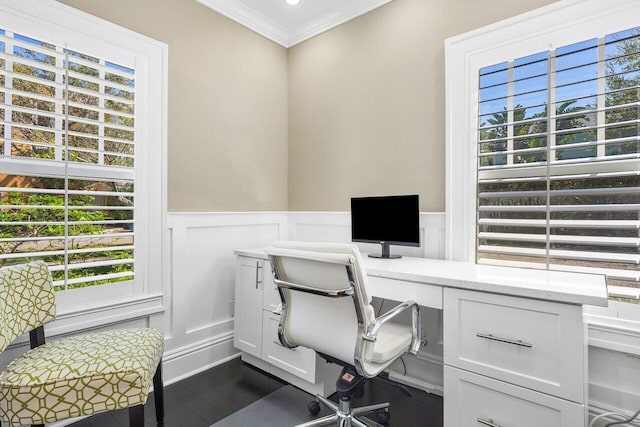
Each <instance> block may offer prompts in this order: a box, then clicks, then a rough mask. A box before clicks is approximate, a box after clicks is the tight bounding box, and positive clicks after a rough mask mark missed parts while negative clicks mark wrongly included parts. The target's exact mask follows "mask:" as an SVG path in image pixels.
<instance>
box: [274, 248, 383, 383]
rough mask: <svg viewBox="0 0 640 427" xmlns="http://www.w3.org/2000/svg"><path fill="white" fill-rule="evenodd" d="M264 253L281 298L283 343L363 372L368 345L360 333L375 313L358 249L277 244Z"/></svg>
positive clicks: (281, 333) (367, 325)
mask: <svg viewBox="0 0 640 427" xmlns="http://www.w3.org/2000/svg"><path fill="white" fill-rule="evenodd" d="M266 253H267V255H269V259H270V261H271V264H272V269H273V274H274V281H275V283H276V286H278V289H279V291H280V295H281V298H282V299H283V313H282V316H281V318H280V328H279V333H280V339H281V341H282V343H283V344H284V345H287V346H298V345H300V346H304V347H308V348H312V349H314V350H316V351H318V352H320V353H323V354H326V355H328V356H331V357H334V358H336V359H339V360H341V361H343V362H346V363H348V364H351V365H354V366H355V367H356V368H357V369H358V370H359V371H360V365H361V362H362V358H363V354H364V351H365V349H364V346H365V345H366V343H364V342H363V340H362V336H363V334H364V331H366V330H367V328H368V327H369V326H370V325H371V323H372V322H373V321H374V314H375V312H374V309H373V307H372V306H371V297H370V296H369V294H368V292H367V285H366V280H367V278H366V274H365V270H364V268H363V265H362V258H361V257H360V251H359V250H358V247H357V246H355V245H351V244H337V243H306V242H275V243H274V244H273V245H272V246H271V247H270V248H267V249H266ZM296 287H298V290H296ZM303 287H304V288H307V289H306V290H305V291H303V290H301V289H302V288H303ZM345 290H347V291H346V292H344V291H345ZM348 290H350V291H348ZM321 293H325V294H331V293H333V294H341V295H343V296H337V295H334V296H333V297H331V296H326V295H324V296H323V295H321ZM345 295H346V296H345Z"/></svg>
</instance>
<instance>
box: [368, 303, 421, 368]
mask: <svg viewBox="0 0 640 427" xmlns="http://www.w3.org/2000/svg"><path fill="white" fill-rule="evenodd" d="M409 308H411V336H412V338H411V346H410V347H409V353H410V354H412V355H414V356H415V355H416V354H418V350H420V341H421V339H422V321H421V316H420V307H419V306H418V303H417V302H415V301H405V302H403V303H402V304H400V305H397V306H395V307H394V308H392V309H391V310H389V311H387V312H386V313H384V314H383V315H382V316H380V317H378V318H376V319H375V320H374V321H373V323H372V324H371V326H369V328H368V329H367V331H366V332H365V333H364V335H363V337H362V339H364V340H365V341H370V342H375V341H376V338H377V337H378V332H379V331H380V328H381V327H382V325H384V324H385V323H386V322H388V321H389V320H391V319H393V318H394V317H396V316H397V315H398V314H400V313H402V312H403V311H405V310H407V309H409Z"/></svg>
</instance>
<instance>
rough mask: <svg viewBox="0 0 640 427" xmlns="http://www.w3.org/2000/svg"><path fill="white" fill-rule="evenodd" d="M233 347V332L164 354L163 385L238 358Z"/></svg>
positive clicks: (238, 354)
mask: <svg viewBox="0 0 640 427" xmlns="http://www.w3.org/2000/svg"><path fill="white" fill-rule="evenodd" d="M239 356H240V353H239V352H238V350H237V349H236V348H234V347H233V331H231V332H227V333H224V334H220V335H218V336H215V337H212V338H210V339H206V340H202V341H199V342H196V343H191V344H187V345H185V346H182V347H179V348H176V349H173V350H170V351H167V352H165V354H164V355H163V368H162V376H163V382H164V385H165V386H166V385H169V384H173V383H175V382H178V381H180V380H183V379H185V378H188V377H190V376H192V375H195V374H198V373H200V372H203V371H206V370H207V369H210V368H213V367H214V366H218V365H220V364H222V363H225V362H227V361H229V360H232V359H235V358H236V357H239Z"/></svg>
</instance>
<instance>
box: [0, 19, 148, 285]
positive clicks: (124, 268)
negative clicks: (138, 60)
mask: <svg viewBox="0 0 640 427" xmlns="http://www.w3.org/2000/svg"><path fill="white" fill-rule="evenodd" d="M135 81H136V79H135V71H134V65H133V64H121V63H115V62H110V61H109V59H108V58H97V57H94V56H91V55H87V54H83V53H81V52H78V51H75V50H73V48H72V47H62V46H56V45H53V44H50V43H47V41H46V40H38V39H35V38H32V37H30V36H29V35H27V34H19V33H13V32H10V31H6V30H0V137H1V138H2V143H1V145H0V154H2V156H0V265H9V264H15V263H20V262H25V261H28V260H33V259H43V260H45V261H46V262H47V263H48V264H49V265H50V269H51V271H52V273H53V275H54V281H55V285H56V286H57V289H70V288H75V287H84V286H91V285H96V284H104V283H114V282H121V281H126V280H130V279H132V278H133V275H134V236H135V230H134V219H135V218H134V212H135V198H134V184H135V164H134V158H135V151H134V150H135Z"/></svg>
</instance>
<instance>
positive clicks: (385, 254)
mask: <svg viewBox="0 0 640 427" xmlns="http://www.w3.org/2000/svg"><path fill="white" fill-rule="evenodd" d="M380 244H381V245H382V254H380V255H378V254H369V256H370V257H371V258H385V259H398V258H402V255H391V254H389V246H391V245H390V244H389V243H388V242H380Z"/></svg>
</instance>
